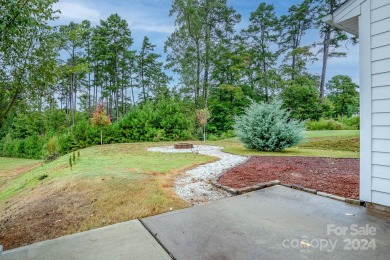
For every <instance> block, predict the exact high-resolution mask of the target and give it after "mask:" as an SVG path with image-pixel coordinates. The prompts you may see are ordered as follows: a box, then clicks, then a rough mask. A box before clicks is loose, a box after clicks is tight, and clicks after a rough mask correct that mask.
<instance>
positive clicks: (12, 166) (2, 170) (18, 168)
mask: <svg viewBox="0 0 390 260" xmlns="http://www.w3.org/2000/svg"><path fill="white" fill-rule="evenodd" d="M40 164H41V162H40V161H38V160H30V159H19V158H4V157H0V192H1V190H2V187H4V186H5V185H6V184H7V183H8V182H9V181H11V180H12V179H14V178H17V177H18V176H20V175H22V174H24V173H26V172H29V171H31V170H32V169H34V168H36V167H38V166H39V165H40Z"/></svg>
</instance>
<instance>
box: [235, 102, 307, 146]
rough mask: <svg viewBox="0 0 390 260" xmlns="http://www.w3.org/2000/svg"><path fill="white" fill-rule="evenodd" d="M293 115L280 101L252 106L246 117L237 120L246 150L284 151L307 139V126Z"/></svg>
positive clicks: (253, 104) (236, 123) (238, 133)
mask: <svg viewBox="0 0 390 260" xmlns="http://www.w3.org/2000/svg"><path fill="white" fill-rule="evenodd" d="M289 116H290V113H289V112H287V111H286V110H285V109H282V102H281V101H280V100H274V101H272V102H270V103H268V104H267V103H260V104H258V103H252V104H251V105H250V107H249V108H247V109H246V110H245V113H244V114H243V115H241V116H238V117H236V120H235V130H236V134H237V136H238V138H239V140H240V141H241V142H242V143H243V144H244V145H245V147H246V148H249V149H257V150H259V151H282V150H284V149H285V148H287V147H291V146H293V145H296V144H298V143H299V142H300V141H301V140H302V139H303V138H304V133H303V132H304V126H303V125H304V123H302V122H299V121H297V120H295V119H290V118H289Z"/></svg>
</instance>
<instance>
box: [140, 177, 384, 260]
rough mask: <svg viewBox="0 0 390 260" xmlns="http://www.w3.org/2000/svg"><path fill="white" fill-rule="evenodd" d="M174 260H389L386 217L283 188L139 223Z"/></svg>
mask: <svg viewBox="0 0 390 260" xmlns="http://www.w3.org/2000/svg"><path fill="white" fill-rule="evenodd" d="M141 221H142V222H143V223H144V224H145V225H146V227H147V228H148V229H149V230H150V231H151V233H152V234H153V235H154V236H155V237H156V238H157V239H158V240H159V241H160V243H162V244H163V245H164V247H165V248H166V249H167V250H168V251H169V253H170V254H171V255H173V256H174V257H175V258H177V259H386V260H388V259H389V256H390V217H389V215H385V214H381V213H378V212H370V211H368V210H367V209H366V208H363V207H359V206H355V205H350V204H347V203H344V202H340V201H336V200H332V199H329V198H325V197H321V196H317V195H314V194H310V193H306V192H303V191H298V190H294V189H290V188H287V187H282V186H279V185H277V186H273V187H270V188H267V189H264V190H259V191H255V192H251V193H247V194H245V195H241V196H236V197H232V198H228V199H224V200H221V201H218V202H215V203H212V204H208V205H203V206H195V207H193V208H189V209H184V210H179V211H174V212H170V213H166V214H162V215H157V216H153V217H149V218H145V219H142V220H141Z"/></svg>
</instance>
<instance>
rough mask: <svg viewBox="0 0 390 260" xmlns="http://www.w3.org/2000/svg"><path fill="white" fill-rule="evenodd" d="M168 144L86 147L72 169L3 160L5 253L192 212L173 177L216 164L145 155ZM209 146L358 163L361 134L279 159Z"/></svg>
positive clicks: (0, 219) (310, 139)
mask: <svg viewBox="0 0 390 260" xmlns="http://www.w3.org/2000/svg"><path fill="white" fill-rule="evenodd" d="M193 143H195V144H204V143H203V142H199V141H196V142H193ZM171 144H173V142H163V143H135V144H115V145H103V146H94V147H89V148H85V149H82V150H80V153H81V156H80V158H77V159H76V164H75V165H73V168H72V169H71V167H70V165H69V157H70V156H71V154H68V155H65V156H62V157H60V158H59V159H57V160H56V161H54V162H51V163H48V164H42V162H41V161H36V160H25V159H12V158H0V212H1V213H0V244H3V245H4V248H5V249H7V250H8V249H11V248H15V247H19V246H22V245H26V244H31V243H34V242H37V241H42V240H46V239H52V238H55V237H59V236H62V235H65V234H71V233H75V232H79V231H84V230H88V229H92V228H97V227H101V226H105V225H109V224H113V223H118V222H122V221H127V220H131V219H136V218H142V217H146V216H150V215H155V214H159V213H163V212H166V211H169V210H176V209H180V208H185V207H188V206H190V204H189V203H187V202H185V201H183V200H182V199H180V198H179V197H178V196H177V195H176V194H175V192H174V190H173V189H172V187H173V180H174V178H175V177H176V176H178V175H179V174H181V173H182V172H183V171H184V170H185V169H188V168H192V167H195V165H199V164H203V163H207V162H211V161H213V160H215V158H213V157H209V156H203V155H200V154H192V153H187V154H183V153H181V154H163V153H153V152H148V151H147V150H146V149H147V148H148V147H152V146H161V145H171ZM206 144H209V145H218V146H223V147H224V150H225V151H226V152H229V153H234V154H239V155H258V156H265V155H272V156H311V157H312V156H319V157H333V158H358V157H359V152H358V150H359V147H358V144H359V131H318V132H308V133H307V139H306V140H305V141H304V142H303V143H302V144H300V145H298V146H297V147H293V148H290V149H287V150H286V151H285V152H279V153H264V152H258V151H254V150H248V149H246V148H244V146H243V145H242V144H240V142H239V141H238V140H237V139H235V138H232V139H227V140H222V141H213V142H211V141H210V142H207V143H206ZM76 157H78V156H77V153H76Z"/></svg>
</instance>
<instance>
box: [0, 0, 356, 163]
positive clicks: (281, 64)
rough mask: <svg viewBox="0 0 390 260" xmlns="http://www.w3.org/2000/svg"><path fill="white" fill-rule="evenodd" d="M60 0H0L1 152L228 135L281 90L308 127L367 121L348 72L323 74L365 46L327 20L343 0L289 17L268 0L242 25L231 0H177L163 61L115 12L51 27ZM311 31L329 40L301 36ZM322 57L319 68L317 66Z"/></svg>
mask: <svg viewBox="0 0 390 260" xmlns="http://www.w3.org/2000/svg"><path fill="white" fill-rule="evenodd" d="M55 2H57V1H56V0H16V1H2V2H1V3H0V32H1V35H0V58H1V59H0V140H1V142H0V156H15V157H26V158H46V157H47V156H49V155H52V154H64V153H67V152H69V151H72V150H75V149H79V148H83V147H86V146H89V145H94V144H99V143H116V142H135V141H161V140H185V139H202V138H203V139H209V140H214V139H218V138H229V137H233V136H234V131H233V124H234V118H235V116H236V115H240V114H241V113H242V112H243V110H244V109H245V108H246V107H248V106H249V105H250V104H251V102H269V101H270V100H273V99H280V100H282V101H283V104H284V107H285V108H286V109H288V110H289V111H290V112H291V117H293V118H295V119H299V120H307V127H308V128H309V129H314V130H315V129H324V128H325V129H347V128H349V129H358V128H359V118H358V117H357V115H358V111H359V93H358V86H357V85H356V84H355V83H353V82H352V80H351V78H350V77H348V76H345V75H339V76H335V77H333V78H332V79H330V80H329V81H326V71H327V64H328V60H329V59H333V58H340V57H345V56H346V53H343V52H341V51H340V47H341V46H342V45H344V44H347V43H351V44H354V43H356V39H354V38H351V36H349V35H347V34H345V33H344V32H342V31H340V30H338V29H336V28H333V27H331V26H329V25H327V24H325V23H323V22H322V21H321V18H322V17H323V16H325V15H326V14H329V13H332V12H333V11H334V10H335V9H336V8H338V7H339V6H340V5H341V4H342V2H343V1H340V0H303V1H299V3H297V4H296V5H293V6H291V7H290V8H289V10H288V12H287V13H286V14H284V15H282V16H277V15H276V14H275V10H274V7H273V6H272V5H269V4H266V3H261V4H260V5H259V6H258V8H257V9H256V10H253V12H252V13H251V16H250V21H249V26H248V27H247V28H245V29H243V30H241V31H236V30H235V28H236V27H235V25H236V24H237V23H238V22H239V21H240V19H241V16H240V15H239V14H238V13H237V12H236V10H234V9H233V8H232V7H229V6H228V5H227V1H226V0H173V1H172V7H171V11H170V14H167V15H170V16H171V17H172V19H174V20H175V31H174V32H173V33H172V34H171V35H170V36H169V37H168V39H167V40H166V42H165V46H164V47H165V52H166V54H167V60H166V62H164V63H163V62H161V61H160V60H161V59H160V58H161V56H160V55H159V54H157V53H156V52H155V47H156V46H155V45H153V43H152V42H150V40H149V38H148V37H146V36H145V37H144V38H143V44H142V47H141V48H140V49H134V48H133V38H132V34H131V28H129V25H128V23H127V22H126V20H124V19H122V18H121V17H120V15H118V14H112V15H111V16H109V17H108V18H107V19H106V20H101V21H100V24H99V25H97V26H91V23H90V22H89V21H87V20H85V21H83V22H82V23H73V22H72V23H70V24H66V25H61V26H50V24H52V21H54V20H55V19H56V17H57V15H58V11H57V10H54V9H53V4H54V3H55ZM297 2H298V1H297ZM308 30H316V32H317V33H318V35H319V38H320V39H321V40H320V41H319V42H313V43H311V44H309V45H303V37H304V36H305V33H307V32H308ZM314 50H315V51H314ZM319 59H320V60H321V61H322V73H321V74H320V75H317V74H311V73H309V70H308V66H310V64H311V62H313V61H315V60H319ZM167 71H171V72H172V73H173V75H174V76H175V77H177V80H175V81H173V80H172V78H171V77H170V76H168V75H167ZM172 73H169V74H170V75H171V74H172ZM173 82H176V83H177V84H174V83H173Z"/></svg>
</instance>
